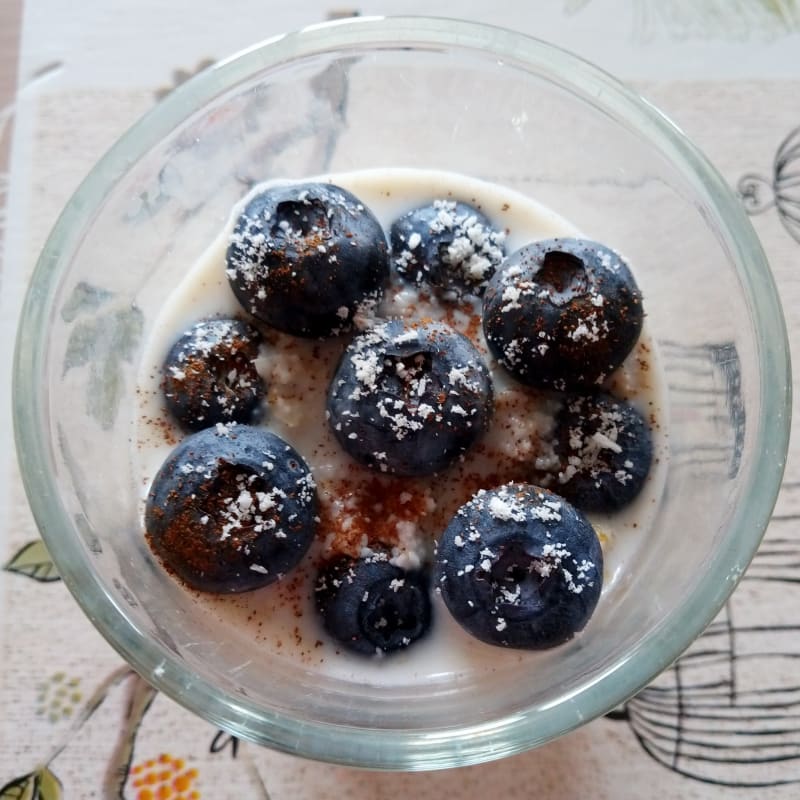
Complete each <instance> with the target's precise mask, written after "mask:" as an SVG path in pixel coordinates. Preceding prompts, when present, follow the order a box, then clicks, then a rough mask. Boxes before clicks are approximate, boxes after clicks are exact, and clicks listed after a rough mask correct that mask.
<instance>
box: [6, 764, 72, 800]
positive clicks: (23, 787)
mask: <svg viewBox="0 0 800 800" xmlns="http://www.w3.org/2000/svg"><path fill="white" fill-rule="evenodd" d="M61 789H62V787H61V781H60V780H59V779H58V778H57V777H56V776H55V775H54V774H53V772H51V771H50V770H49V769H48V768H47V767H42V768H41V769H37V770H36V771H35V772H31V773H29V774H28V775H23V776H22V777H21V778H15V779H14V780H12V781H11V782H10V783H7V784H6V785H5V786H4V787H3V788H2V789H0V800H61V798H62V797H63V796H64V795H63V792H62V790H61Z"/></svg>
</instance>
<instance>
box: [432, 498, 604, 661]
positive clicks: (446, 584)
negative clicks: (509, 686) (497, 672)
mask: <svg viewBox="0 0 800 800" xmlns="http://www.w3.org/2000/svg"><path fill="white" fill-rule="evenodd" d="M602 582H603V553H602V550H601V549H600V542H599V541H598V538H597V534H596V533H595V531H594V528H592V526H591V525H590V524H589V522H588V521H587V519H586V518H585V517H584V516H583V514H581V512H580V511H578V510H577V509H575V508H574V507H573V506H571V505H570V504H569V503H568V502H567V501H566V500H564V498H562V497H559V496H558V495H556V494H553V493H552V492H549V491H546V490H545V489H541V488H539V487H536V486H531V485H529V484H513V483H510V484H506V485H505V486H501V487H500V488H498V489H493V490H492V491H483V490H482V491H480V492H478V494H476V495H475V496H474V497H473V498H472V500H470V501H469V502H468V503H466V504H465V505H463V506H462V507H461V508H460V509H459V510H458V512H457V513H456V515H455V516H454V517H453V519H452V521H451V522H450V524H449V525H448V527H447V529H446V530H445V532H444V533H443V534H442V536H441V538H440V540H439V542H438V544H437V552H436V568H435V577H434V583H435V586H437V587H438V589H439V590H440V591H441V593H442V598H443V599H444V602H445V605H446V606H447V607H448V609H449V610H450V613H451V614H452V615H453V617H454V618H455V619H456V621H457V622H458V623H459V624H460V625H462V626H463V627H464V628H465V629H466V630H467V631H468V632H469V633H471V634H472V635H473V636H475V637H477V638H478V639H480V640H481V641H484V642H486V643H488V644H494V645H500V646H503V647H517V648H523V649H529V650H543V649H546V648H549V647H555V646H556V645H559V644H563V643H564V642H566V641H568V640H569V639H571V638H572V637H573V636H574V634H575V633H576V632H577V631H580V630H582V629H583V627H584V626H585V625H586V623H587V622H588V620H589V618H590V617H591V615H592V613H593V612H594V609H595V606H596V605H597V601H598V599H599V597H600V590H601V588H602Z"/></svg>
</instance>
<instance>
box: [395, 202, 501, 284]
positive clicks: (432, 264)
mask: <svg viewBox="0 0 800 800" xmlns="http://www.w3.org/2000/svg"><path fill="white" fill-rule="evenodd" d="M504 240H505V232H503V231H499V230H497V229H496V228H494V227H493V226H492V223H491V222H490V221H489V219H488V218H487V217H486V216H485V215H484V214H482V213H481V212H480V211H478V209H476V208H473V207H472V206H470V205H467V204H466V203H460V202H454V201H452V200H435V201H434V202H433V203H432V204H431V205H427V206H422V207H421V208H415V209H414V210H413V211H409V212H408V213H407V214H405V215H404V216H402V217H400V219H398V220H397V221H395V222H394V223H393V224H392V227H391V231H390V241H391V245H392V262H393V264H394V266H395V268H396V270H397V272H398V273H399V274H400V275H401V277H403V278H404V279H405V280H407V281H409V282H410V283H413V284H415V285H416V286H418V287H423V286H425V285H429V286H431V287H433V288H434V289H435V290H436V291H438V292H439V293H440V294H442V295H443V296H444V297H446V298H447V299H457V298H459V297H461V296H462V295H464V294H474V295H481V294H483V291H484V290H485V289H486V284H487V283H488V281H489V279H490V278H491V277H492V275H493V274H494V271H495V269H496V268H497V266H498V265H499V264H500V262H501V261H502V260H503V256H504V249H503V242H504Z"/></svg>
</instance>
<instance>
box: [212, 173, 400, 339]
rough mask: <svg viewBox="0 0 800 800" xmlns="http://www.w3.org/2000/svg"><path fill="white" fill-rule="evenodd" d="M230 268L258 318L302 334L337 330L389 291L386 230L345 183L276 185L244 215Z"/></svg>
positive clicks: (239, 295) (230, 276)
mask: <svg viewBox="0 0 800 800" xmlns="http://www.w3.org/2000/svg"><path fill="white" fill-rule="evenodd" d="M226 272H227V275H228V279H229V280H230V284H231V287H232V288H233V291H234V294H235V295H236V297H237V298H238V299H239V302H240V303H241V304H242V306H243V307H244V308H245V309H246V310H247V311H248V312H250V313H251V314H252V315H253V316H254V317H256V318H257V319H260V320H262V321H263V322H266V323H267V324H268V325H271V326H273V327H274V328H277V329H278V330H281V331H284V332H285V333H290V334H293V335H295V336H306V337H312V338H314V337H324V336H331V335H333V334H337V333H339V332H342V331H345V330H348V329H349V328H350V327H351V326H352V321H353V317H354V316H355V314H356V313H357V312H358V311H359V310H362V309H367V308H369V307H370V306H373V305H375V304H377V303H378V301H379V300H380V299H381V297H382V296H383V289H384V286H385V284H386V282H387V280H388V277H389V255H388V247H387V245H386V236H385V235H384V232H383V229H382V228H381V226H380V223H379V222H378V220H377V219H376V218H375V216H374V215H373V214H372V212H371V211H370V210H369V209H367V208H366V207H365V206H364V205H363V204H362V203H361V202H359V200H358V198H356V197H354V196H353V195H352V194H350V192H348V191H346V190H345V189H341V188H340V187H338V186H333V185H331V184H320V183H295V184H282V185H279V186H273V187H271V188H269V189H265V190H264V191H262V192H260V193H259V194H257V195H255V196H254V197H253V198H252V199H251V200H250V201H249V202H248V203H247V205H246V206H245V208H244V211H242V213H241V215H240V216H239V219H238V220H237V222H236V227H235V228H234V231H233V234H232V236H231V240H230V244H229V245H228V253H227V270H226Z"/></svg>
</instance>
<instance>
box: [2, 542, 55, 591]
mask: <svg viewBox="0 0 800 800" xmlns="http://www.w3.org/2000/svg"><path fill="white" fill-rule="evenodd" d="M3 569H4V570H5V571H6V572H15V573H17V574H18V575H25V576H26V577H28V578H31V579H32V580H35V581H39V583H54V582H55V581H60V580H61V576H60V575H59V574H58V571H57V570H56V566H55V564H54V563H53V560H52V559H51V558H50V553H48V552H47V546H46V545H45V543H44V542H43V541H42V540H41V539H36V540H34V541H32V542H28V543H27V544H26V545H24V546H23V547H22V548H20V549H19V550H18V551H17V552H16V553H15V554H14V555H13V556H12V557H11V558H10V560H9V561H8V562H7V563H6V564H4V565H3Z"/></svg>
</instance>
